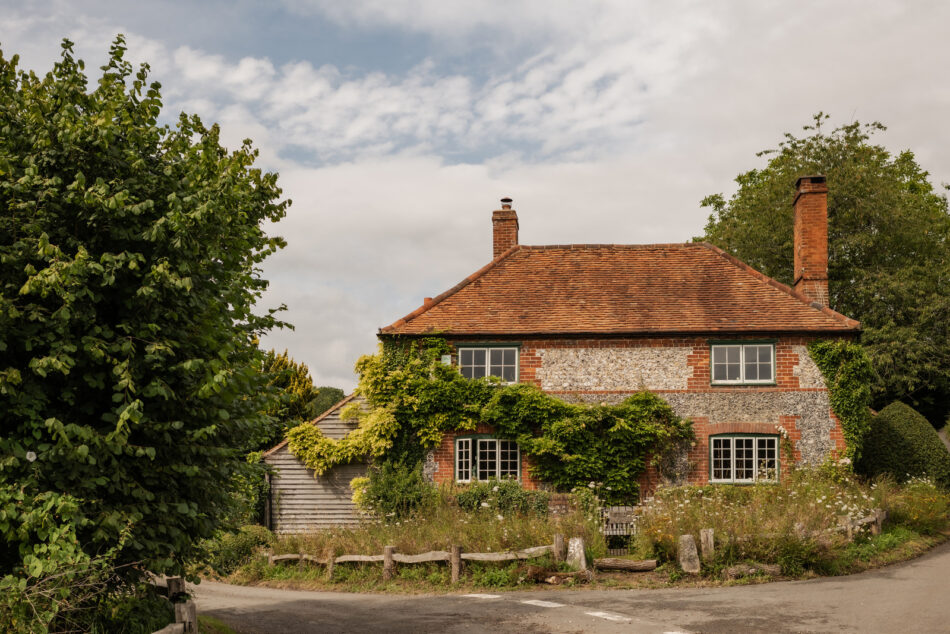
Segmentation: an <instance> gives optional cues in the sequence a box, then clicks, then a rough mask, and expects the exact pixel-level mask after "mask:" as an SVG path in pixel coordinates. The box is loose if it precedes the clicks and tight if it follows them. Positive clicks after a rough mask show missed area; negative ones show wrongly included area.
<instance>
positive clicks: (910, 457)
mask: <svg viewBox="0 0 950 634" xmlns="http://www.w3.org/2000/svg"><path fill="white" fill-rule="evenodd" d="M857 470H858V471H859V472H860V473H863V474H864V475H867V476H871V477H873V476H876V475H880V474H885V473H887V474H891V475H893V476H894V477H895V478H896V479H897V480H898V481H905V480H907V479H909V478H913V477H920V476H926V477H930V478H933V479H934V480H936V481H937V483H938V484H940V485H942V486H943V487H945V488H950V452H948V451H947V448H946V447H945V446H944V444H943V442H942V441H941V440H940V437H939V436H938V435H937V431H936V430H935V429H934V428H933V426H931V424H930V423H929V422H928V421H927V419H926V418H924V417H923V416H922V415H921V414H919V413H918V412H917V411H915V410H914V409H913V408H911V407H910V406H908V405H905V404H904V403H900V402H894V403H891V404H890V405H888V406H887V407H885V408H884V409H883V410H881V412H880V413H879V414H878V415H877V416H875V417H874V419H873V420H872V421H871V430H870V432H869V433H868V435H867V437H866V438H865V440H864V451H863V453H862V456H861V459H860V460H859V461H858V463H857Z"/></svg>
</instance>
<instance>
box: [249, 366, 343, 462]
mask: <svg viewBox="0 0 950 634" xmlns="http://www.w3.org/2000/svg"><path fill="white" fill-rule="evenodd" d="M264 373H265V374H266V375H267V376H268V377H269V378H268V385H270V386H272V387H273V388H275V389H276V390H277V392H278V394H279V397H280V400H279V401H278V402H276V403H275V404H274V406H273V407H272V409H271V410H270V411H269V412H268V414H270V415H271V417H272V418H273V421H272V424H271V425H270V426H269V428H268V429H267V431H266V434H265V436H264V437H263V439H262V440H261V442H260V443H259V447H260V449H268V448H270V447H272V446H273V445H275V444H276V443H278V442H280V440H281V439H283V437H284V434H285V433H286V432H287V430H288V429H290V428H291V427H296V426H297V425H299V424H300V423H303V422H307V421H310V420H312V419H314V418H316V417H317V416H319V415H320V414H322V413H323V412H325V411H327V410H328V409H330V407H332V406H333V405H335V404H336V403H337V402H339V401H340V400H341V399H342V398H343V390H340V389H338V388H333V387H319V388H318V387H314V385H313V379H312V378H310V369H309V368H307V366H306V364H304V363H298V362H296V361H294V360H293V359H292V358H291V357H290V355H289V354H288V352H287V350H284V351H283V352H282V353H281V354H277V352H276V351H275V350H270V351H269V352H267V354H266V356H265V361H264Z"/></svg>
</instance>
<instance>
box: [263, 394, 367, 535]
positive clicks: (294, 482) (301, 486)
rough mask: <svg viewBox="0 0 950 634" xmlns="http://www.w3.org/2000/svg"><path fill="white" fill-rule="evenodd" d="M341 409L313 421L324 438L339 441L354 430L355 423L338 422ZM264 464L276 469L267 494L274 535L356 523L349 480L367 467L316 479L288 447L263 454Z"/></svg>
mask: <svg viewBox="0 0 950 634" xmlns="http://www.w3.org/2000/svg"><path fill="white" fill-rule="evenodd" d="M342 409H343V407H340V406H338V407H337V408H335V409H334V410H333V411H332V412H330V413H329V414H327V415H326V416H324V417H323V418H321V419H320V420H318V421H317V422H316V425H317V427H318V428H319V429H320V431H321V432H323V434H324V435H325V436H326V437H328V438H333V439H340V438H342V437H343V436H345V435H346V434H347V433H349V432H350V431H351V430H353V429H354V428H355V427H356V423H355V421H343V420H341V419H340V411H341V410H342ZM264 461H265V462H266V463H267V464H269V465H271V466H272V467H274V470H275V472H274V474H273V475H272V476H271V492H270V496H271V528H272V529H273V530H274V532H276V533H282V534H287V533H308V532H313V531H316V530H320V529H324V528H332V527H334V526H340V525H346V524H355V523H356V522H358V521H359V514H358V512H357V510H356V507H355V506H354V505H353V500H352V498H353V492H352V490H351V489H350V481H351V480H352V479H353V478H357V477H360V476H364V475H366V464H364V463H355V464H348V465H340V466H338V467H335V468H333V469H330V470H329V471H328V472H327V473H325V474H323V475H320V476H317V475H315V474H314V472H313V471H312V470H311V469H308V468H307V467H306V466H305V465H304V464H303V463H302V462H301V461H300V460H299V459H298V458H297V457H296V456H294V455H293V454H292V453H290V450H289V449H288V447H287V445H283V446H282V447H280V448H279V449H277V450H276V451H273V452H272V453H269V454H268V455H266V456H265V457H264Z"/></svg>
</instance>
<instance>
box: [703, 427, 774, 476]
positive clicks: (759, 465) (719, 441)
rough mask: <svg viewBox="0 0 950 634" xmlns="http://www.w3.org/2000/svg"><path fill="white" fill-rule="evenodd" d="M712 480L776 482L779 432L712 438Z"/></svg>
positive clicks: (710, 462) (710, 444) (710, 445)
mask: <svg viewBox="0 0 950 634" xmlns="http://www.w3.org/2000/svg"><path fill="white" fill-rule="evenodd" d="M709 453H710V455H709V471H710V473H709V481H710V482H776V481H777V480H778V436H712V437H710V438H709Z"/></svg>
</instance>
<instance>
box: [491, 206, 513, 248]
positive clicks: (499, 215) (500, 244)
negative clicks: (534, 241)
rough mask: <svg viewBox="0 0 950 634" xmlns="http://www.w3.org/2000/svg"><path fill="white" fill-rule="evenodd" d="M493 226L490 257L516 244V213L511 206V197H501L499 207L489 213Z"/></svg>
mask: <svg viewBox="0 0 950 634" xmlns="http://www.w3.org/2000/svg"><path fill="white" fill-rule="evenodd" d="M491 224H492V228H493V230H494V231H493V236H492V259H495V258H497V257H498V256H499V255H501V254H502V253H504V252H505V251H507V250H508V249H510V248H511V247H513V246H515V245H516V244H518V214H517V212H515V210H514V209H512V208H511V199H510V198H502V199H501V209H496V210H495V211H494V212H493V213H492V215H491Z"/></svg>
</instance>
